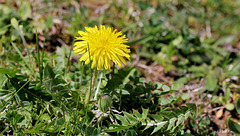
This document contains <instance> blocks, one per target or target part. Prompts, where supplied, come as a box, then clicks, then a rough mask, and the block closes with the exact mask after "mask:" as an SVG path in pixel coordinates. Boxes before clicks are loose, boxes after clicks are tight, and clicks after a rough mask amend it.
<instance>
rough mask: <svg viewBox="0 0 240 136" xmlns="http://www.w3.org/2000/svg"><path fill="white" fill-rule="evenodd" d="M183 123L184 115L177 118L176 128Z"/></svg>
mask: <svg viewBox="0 0 240 136" xmlns="http://www.w3.org/2000/svg"><path fill="white" fill-rule="evenodd" d="M183 121H184V114H181V115H179V116H178V121H177V123H176V127H177V126H178V125H180V124H181V123H182V122H183Z"/></svg>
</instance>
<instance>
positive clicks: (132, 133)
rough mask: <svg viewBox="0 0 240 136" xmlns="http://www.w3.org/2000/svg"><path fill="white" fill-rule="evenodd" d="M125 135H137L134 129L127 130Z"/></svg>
mask: <svg viewBox="0 0 240 136" xmlns="http://www.w3.org/2000/svg"><path fill="white" fill-rule="evenodd" d="M125 136H137V132H136V131H135V130H134V129H131V130H128V131H127V132H126V133H125Z"/></svg>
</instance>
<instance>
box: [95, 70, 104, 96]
mask: <svg viewBox="0 0 240 136" xmlns="http://www.w3.org/2000/svg"><path fill="white" fill-rule="evenodd" d="M102 75H103V73H101V75H100V77H99V82H98V85H97V89H96V92H95V96H94V100H97V94H98V91H99V87H100V84H101V79H102Z"/></svg>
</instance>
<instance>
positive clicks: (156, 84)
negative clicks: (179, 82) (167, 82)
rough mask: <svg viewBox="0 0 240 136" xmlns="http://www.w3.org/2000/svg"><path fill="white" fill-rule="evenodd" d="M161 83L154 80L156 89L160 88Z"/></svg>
mask: <svg viewBox="0 0 240 136" xmlns="http://www.w3.org/2000/svg"><path fill="white" fill-rule="evenodd" d="M162 85H163V84H161V83H159V82H154V86H156V89H160V88H161V87H162Z"/></svg>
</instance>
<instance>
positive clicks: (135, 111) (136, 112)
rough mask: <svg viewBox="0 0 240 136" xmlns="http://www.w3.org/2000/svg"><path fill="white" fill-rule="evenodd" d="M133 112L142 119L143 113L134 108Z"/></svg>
mask: <svg viewBox="0 0 240 136" xmlns="http://www.w3.org/2000/svg"><path fill="white" fill-rule="evenodd" d="M133 114H134V115H135V116H136V117H137V118H138V119H141V118H142V115H141V114H140V113H139V112H138V111H137V110H133Z"/></svg>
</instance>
